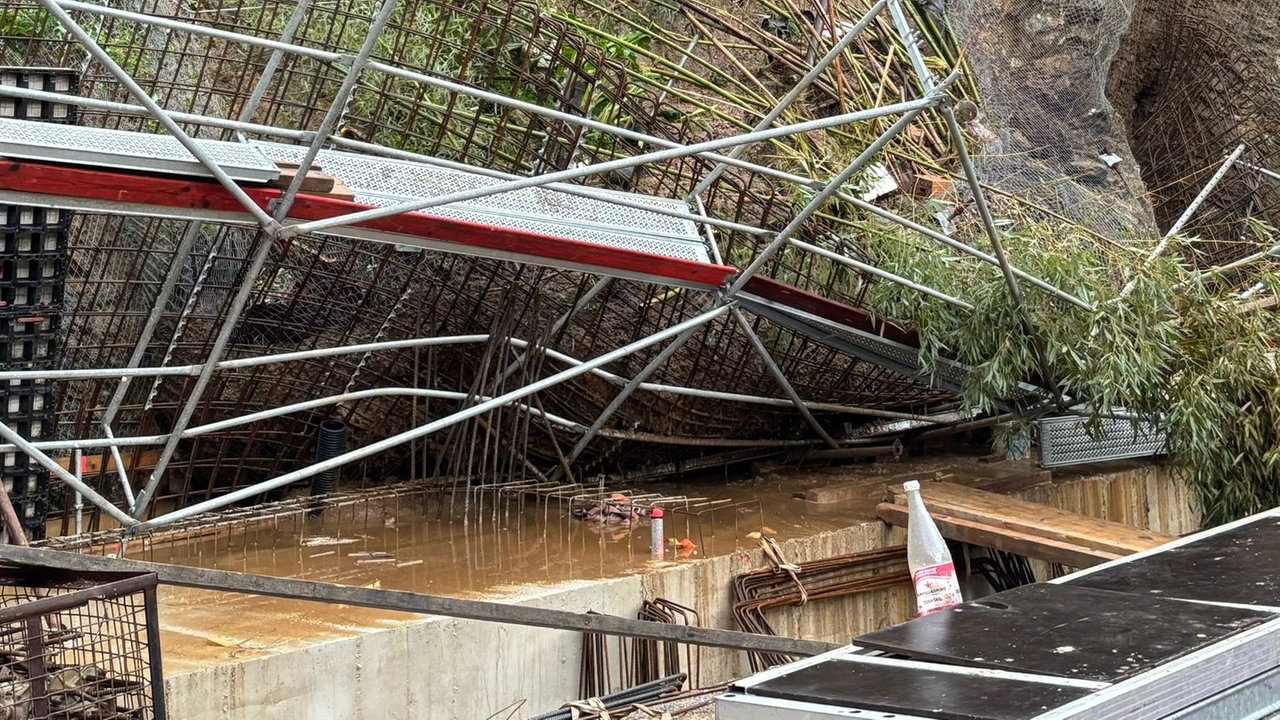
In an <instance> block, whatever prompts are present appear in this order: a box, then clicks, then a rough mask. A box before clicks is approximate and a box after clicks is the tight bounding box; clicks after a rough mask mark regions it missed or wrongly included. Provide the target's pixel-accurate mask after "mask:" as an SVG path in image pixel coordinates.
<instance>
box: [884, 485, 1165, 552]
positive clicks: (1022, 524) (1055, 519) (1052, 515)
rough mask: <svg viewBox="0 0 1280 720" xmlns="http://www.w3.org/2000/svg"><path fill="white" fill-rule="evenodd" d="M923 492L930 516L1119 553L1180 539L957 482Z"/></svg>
mask: <svg viewBox="0 0 1280 720" xmlns="http://www.w3.org/2000/svg"><path fill="white" fill-rule="evenodd" d="M893 494H894V500H895V502H900V503H905V502H906V496H905V495H904V494H903V493H902V488H901V487H900V486H899V487H895V488H894V489H893ZM920 494H921V496H922V497H923V498H924V502H925V506H926V507H928V508H929V511H930V513H932V512H935V511H936V512H939V513H942V514H944V515H949V516H951V517H954V518H961V519H964V520H973V521H976V522H980V523H982V524H984V525H992V526H996V527H1001V528H1005V529H1008V530H1013V531H1015V532H1019V533H1023V534H1026V535H1036V536H1039V537H1043V538H1048V539H1051V540H1059V541H1062V542H1066V543H1069V544H1072V545H1080V546H1084V547H1089V548H1093V549H1095V550H1102V551H1104V552H1109V553H1115V554H1118V555H1129V554H1132V553H1135V552H1141V551H1143V550H1149V549H1151V548H1153V547H1156V546H1158V545H1163V544H1164V543H1167V542H1170V541H1172V540H1173V539H1174V538H1172V537H1170V536H1167V535H1161V534H1159V533H1154V532H1151V531H1149V530H1142V529H1139V528H1135V527H1132V526H1130V525H1125V524H1123V523H1117V522H1111V521H1110V520H1100V519H1098V518H1092V517H1088V516H1085V515H1079V514H1076V513H1071V512H1067V511H1065V510H1059V509H1057V508H1051V507H1049V506H1047V505H1041V504H1039V503H1033V502H1028V501H1026V500H1019V499H1017V498H1011V497H1008V496H1007V495H996V494H995V493H989V492H984V491H982V490H975V489H973V488H967V487H962V486H960V485H954V484H952V483H922V484H921V486H920Z"/></svg>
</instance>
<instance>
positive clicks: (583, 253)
mask: <svg viewBox="0 0 1280 720" xmlns="http://www.w3.org/2000/svg"><path fill="white" fill-rule="evenodd" d="M243 189H244V191H245V192H246V193H247V194H248V195H249V197H250V198H252V199H253V201H254V202H255V203H257V204H258V206H259V207H262V208H264V209H266V208H267V207H268V203H269V202H271V201H272V200H275V199H276V198H278V197H280V195H281V192H282V191H281V190H278V189H276V188H265V187H254V186H248V185H246V186H243ZM0 190H13V191H17V192H29V193H38V194H42V195H54V196H61V197H72V198H82V199H89V200H104V201H108V202H116V203H124V204H136V205H151V206H161V207H173V208H187V209H195V210H209V211H219V212H244V207H243V206H242V205H241V204H240V203H239V202H237V201H236V199H235V198H234V197H232V195H231V193H229V192H228V191H227V190H226V188H224V187H222V186H221V185H219V184H218V183H216V182H210V181H204V180H197V179H191V178H180V177H173V176H159V175H145V174H139V173H123V172H115V171H108V170H94V169H89V168H83V167H72V166H67V165H57V164H52V163H41V162H29V161H25V160H13V159H8V158H5V159H2V160H0ZM369 209H371V206H368V205H362V204H359V203H354V202H349V201H345V200H337V199H334V198H328V197H324V196H319V195H303V194H299V195H298V197H297V200H296V201H295V202H294V204H293V207H292V208H291V209H290V211H289V217H290V218H292V219H296V220H304V221H311V220H327V219H329V218H335V217H341V216H342V215H346V214H349V213H354V212H359V211H361V210H369ZM353 227H359V228H365V229H369V230H375V231H379V232H387V233H396V234H400V235H408V236H412V237H420V238H430V239H433V240H437V241H441V242H445V243H449V244H453V245H457V246H459V247H460V249H461V248H466V247H474V248H484V249H486V250H491V251H497V252H501V253H509V254H514V255H521V256H525V257H529V258H536V259H540V260H544V261H546V262H547V264H550V265H555V264H556V263H557V262H560V263H565V262H567V263H574V264H576V265H580V266H587V267H592V268H600V269H601V270H606V271H607V270H617V271H621V272H627V273H632V274H635V275H640V276H645V277H651V278H654V279H655V281H657V280H662V279H665V280H673V281H676V282H678V283H687V284H692V285H700V286H703V287H708V288H711V287H718V286H720V285H723V284H724V283H725V282H726V281H727V280H728V279H729V277H731V276H732V275H734V274H735V273H737V269H735V268H733V267H730V266H727V265H716V264H713V263H704V262H697V261H693V260H684V259H680V258H672V257H667V256H665V255H656V254H653V253H646V252H639V251H635V250H624V249H621V248H613V247H608V246H605V245H596V244H594V243H588V242H583V241H581V240H572V239H569V238H560V237H553V236H549V235H542V234H539V233H529V232H518V231H515V230H510V229H508V228H502V227H497V226H493V225H482V224H479V223H471V222H465V221H462V220H452V219H448V218H441V217H435V216H432V215H426V214H423V213H403V214H401V215H396V216H393V217H388V218H378V219H374V220H368V221H365V222H360V223H356V224H354V225H353ZM606 274H607V273H606Z"/></svg>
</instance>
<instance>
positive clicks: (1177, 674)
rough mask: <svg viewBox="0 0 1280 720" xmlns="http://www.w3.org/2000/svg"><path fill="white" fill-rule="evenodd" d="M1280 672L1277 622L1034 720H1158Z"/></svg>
mask: <svg viewBox="0 0 1280 720" xmlns="http://www.w3.org/2000/svg"><path fill="white" fill-rule="evenodd" d="M1276 667H1280V620H1273V621H1271V622H1269V623H1267V624H1266V625H1262V626H1260V627H1256V628H1252V629H1250V630H1246V631H1244V632H1243V633H1240V634H1239V635H1236V636H1234V637H1231V638H1229V639H1227V640H1224V641H1223V642H1220V643H1216V644H1214V645H1211V646H1209V647H1207V648H1205V649H1203V650H1200V651H1198V652H1195V653H1192V654H1190V655H1186V656H1184V657H1181V658H1178V659H1177V660H1174V661H1173V662H1170V663H1166V664H1165V665H1162V666H1161V667H1159V668H1158V669H1156V670H1153V671H1151V672H1147V673H1143V674H1142V675H1139V676H1137V677H1135V678H1132V679H1130V680H1126V681H1124V682H1122V683H1117V684H1116V685H1112V686H1111V687H1109V688H1107V689H1106V690H1100V691H1098V692H1096V693H1094V694H1092V695H1090V696H1089V697H1086V698H1082V699H1080V700H1077V701H1075V702H1073V703H1070V704H1068V705H1064V706H1063V707H1060V708H1058V709H1056V710H1053V711H1051V712H1048V713H1045V714H1044V715H1042V716H1041V717H1040V718H1039V719H1038V720H1086V719H1088V720H1121V718H1135V717H1150V718H1161V717H1165V716H1166V715H1169V714H1171V713H1174V712H1177V711H1179V710H1182V709H1184V708H1187V707H1190V706H1192V705H1194V704H1196V703H1198V702H1200V701H1202V700H1204V699H1206V698H1211V697H1214V696H1216V695H1218V694H1220V693H1223V692H1224V691H1227V690H1229V689H1231V688H1232V687H1235V686H1236V685H1239V684H1241V683H1243V682H1245V681H1247V680H1249V679H1250V678H1253V677H1255V676H1257V675H1261V674H1262V673H1265V672H1268V671H1270V670H1273V669H1274V668H1276Z"/></svg>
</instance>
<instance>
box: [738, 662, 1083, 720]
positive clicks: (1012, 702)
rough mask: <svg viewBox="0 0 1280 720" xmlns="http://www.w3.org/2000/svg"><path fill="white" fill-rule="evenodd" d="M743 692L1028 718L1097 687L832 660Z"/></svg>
mask: <svg viewBox="0 0 1280 720" xmlns="http://www.w3.org/2000/svg"><path fill="white" fill-rule="evenodd" d="M745 692H746V694H748V695H757V696H760V697H771V698H777V699H781V700H795V701H799V702H807V703H814V704H819V705H827V706H834V707H839V708H856V709H859V710H871V711H876V712H882V713H901V714H904V715H914V716H917V717H925V718H937V719H938V720H1029V719H1030V718H1034V717H1036V716H1038V715H1041V714H1043V713H1046V712H1048V711H1050V710H1052V709H1054V708H1056V707H1059V706H1061V705H1065V704H1066V703H1069V702H1071V701H1073V700H1077V699H1079V698H1082V697H1084V696H1086V695H1088V694H1090V693H1091V692H1094V691H1093V690H1089V689H1087V688H1079V687H1066V686H1063V685H1053V684H1049V683H1043V682H1033V681H1027V680H1020V679H1012V678H1001V677H992V676H990V675H981V674H973V675H968V674H959V673H954V672H943V671H941V670H933V669H929V668H920V667H902V666H893V665H883V664H867V663H860V662H853V661H849V660H828V661H826V662H822V663H818V664H816V665H810V666H808V667H804V668H801V669H799V670H797V671H795V672H792V673H787V674H786V675H783V676H781V677H778V678H774V679H771V680H766V681H764V682H762V683H759V684H757V685H753V686H751V687H750V688H748V689H746V691H745ZM852 717H856V715H854V716H852Z"/></svg>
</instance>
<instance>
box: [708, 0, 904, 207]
mask: <svg viewBox="0 0 1280 720" xmlns="http://www.w3.org/2000/svg"><path fill="white" fill-rule="evenodd" d="M887 3H888V0H877V2H876V4H875V5H872V6H871V8H870V9H868V10H867V11H866V12H865V13H863V15H862V17H861V18H860V19H859V20H858V22H857V23H855V24H854V26H853V27H851V28H849V32H847V33H845V34H844V37H842V38H840V41H839V42H837V43H836V44H835V46H833V47H832V48H831V50H829V51H827V54H826V55H823V56H822V57H821V58H820V59H819V60H818V62H816V63H814V66H813V67H812V68H811V69H810V70H809V72H807V73H805V75H804V77H802V78H800V80H799V82H797V83H796V85H795V87H793V88H791V92H789V93H787V94H786V95H784V96H783V97H782V99H781V100H779V101H778V104H777V105H775V106H774V108H773V110H770V111H769V114H768V115H765V116H764V117H763V118H762V119H761V120H760V122H759V123H757V124H756V127H755V129H756V130H764V129H765V128H767V127H769V126H770V125H773V123H774V121H775V120H777V119H778V118H779V117H781V116H782V113H784V112H786V110H787V108H788V107H790V106H791V103H793V102H795V100H796V98H798V97H800V95H801V94H802V93H804V91H805V90H807V89H808V88H809V86H810V85H812V84H813V82H814V81H815V80H817V79H818V78H819V77H820V76H821V75H822V73H824V72H826V71H827V68H828V67H830V66H831V63H833V62H835V60H836V58H838V57H840V53H842V52H844V51H845V48H847V47H849V46H850V45H852V44H853V41H854V40H856V39H857V38H858V36H859V35H861V34H862V31H863V30H865V29H867V27H868V26H869V25H871V23H873V22H875V19H876V17H877V16H878V15H879V14H880V12H881V11H882V10H884V8H885V5H886V4H887ZM747 147H748V146H747V145H745V144H743V145H738V146H737V147H735V148H733V149H732V150H731V151H730V152H729V157H730V158H732V159H735V160H736V159H737V158H740V157H742V153H744V152H746V150H747ZM726 168H727V165H726V164H725V163H723V162H720V163H717V164H716V166H715V167H714V168H712V169H711V172H709V173H707V176H706V177H704V178H703V179H702V180H701V181H700V182H699V183H698V184H697V185H695V186H694V188H693V190H691V191H689V197H697V196H699V195H701V194H702V193H704V192H706V190H707V188H709V187H711V183H713V182H715V181H716V180H717V179H719V177H720V176H721V175H723V174H724V171H725V169H726Z"/></svg>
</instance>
